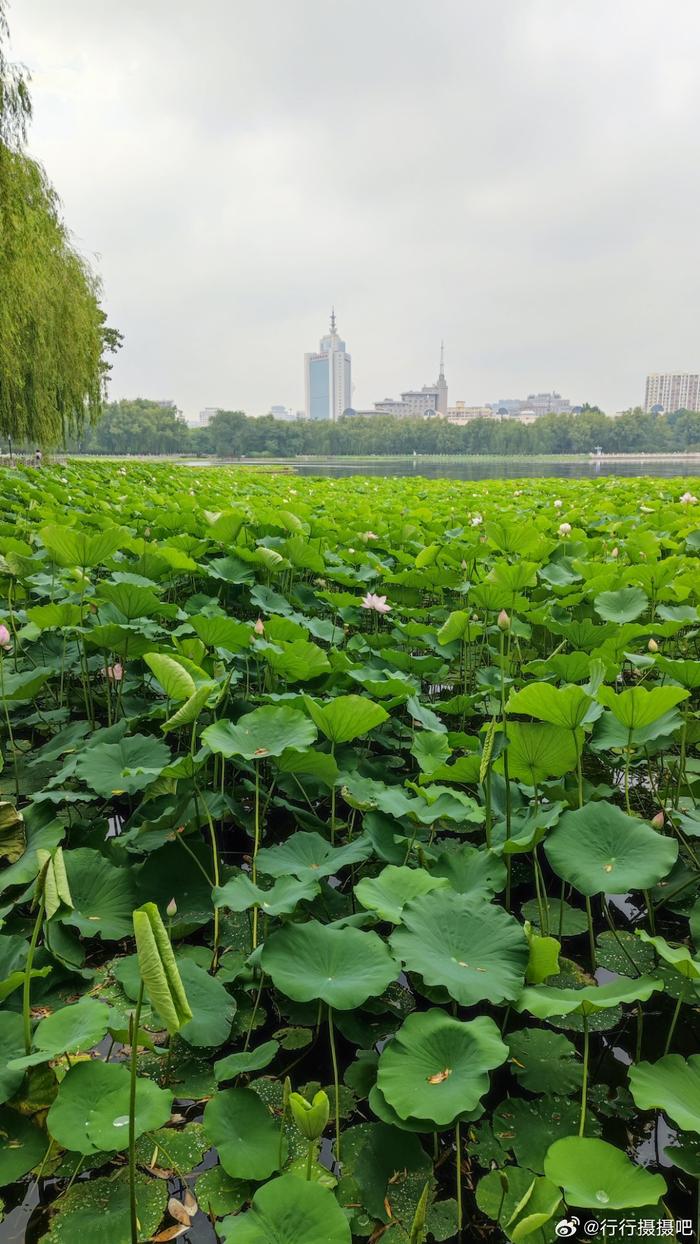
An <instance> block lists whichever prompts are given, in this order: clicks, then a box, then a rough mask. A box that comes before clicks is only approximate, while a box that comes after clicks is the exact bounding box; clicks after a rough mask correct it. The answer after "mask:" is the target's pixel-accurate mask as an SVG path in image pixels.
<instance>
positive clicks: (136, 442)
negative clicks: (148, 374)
mask: <svg viewBox="0 0 700 1244" xmlns="http://www.w3.org/2000/svg"><path fill="white" fill-rule="evenodd" d="M598 446H600V448H601V449H602V451H603V452H604V453H674V452H675V453H679V452H680V453H687V452H693V451H695V452H700V413H698V412H691V411H677V412H676V413H674V414H669V415H651V414H645V413H644V411H642V410H641V409H639V408H637V409H636V410H631V411H628V412H627V413H625V414H623V415H619V416H617V417H615V418H612V417H609V416H607V415H605V414H603V413H602V412H601V411H599V410H597V409H595V408H588V409H584V411H583V412H582V413H581V414H577V415H570V414H564V415H541V416H540V417H539V418H538V419H537V421H536V422H535V423H533V424H530V425H524V424H520V423H518V422H517V420H514V419H507V418H504V419H474V420H472V421H471V422H470V423H468V424H466V425H465V426H464V427H459V426H457V425H456V424H451V423H448V422H447V420H445V419H440V418H432V419H401V418H396V417H395V416H392V415H371V416H361V415H356V416H348V417H345V418H343V419H339V420H338V422H337V423H331V422H330V421H319V422H307V421H305V420H300V421H298V422H289V423H287V422H283V421H282V420H278V419H273V418H272V416H270V415H266V416H264V417H262V418H251V417H248V416H246V415H245V414H244V413H243V412H242V411H239V410H220V411H218V413H217V414H216V415H215V416H214V417H213V418H212V420H211V421H210V423H209V425H208V426H207V427H204V428H193V427H190V426H189V425H188V424H187V423H186V422H185V420H184V418H183V416H182V415H181V414H180V412H179V411H176V410H174V409H172V408H164V407H163V406H162V404H160V403H158V402H152V401H148V400H147V399H144V398H139V399H137V400H136V401H127V400H123V401H119V402H111V403H109V404H108V405H107V406H106V407H105V410H104V414H103V417H102V419H101V420H100V421H99V423H97V424H95V425H91V426H89V427H86V428H84V430H83V432H82V434H81V435H80V436H79V437H73V438H71V439H69V441H68V445H67V448H68V449H69V451H71V452H78V453H93V454H192V455H210V454H211V455H214V456H216V457H220V458H242V457H274V458H277V457H280V458H287V457H289V458H293V457H297V456H300V455H309V454H321V455H326V454H328V455H332V454H350V455H376V454H380V455H381V454H412V453H413V452H414V450H415V452H416V453H418V454H507V455H519V454H525V455H527V454H581V453H583V454H588V453H592V452H595V450H596V448H597V447H598Z"/></svg>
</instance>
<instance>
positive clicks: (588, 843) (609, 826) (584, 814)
mask: <svg viewBox="0 0 700 1244" xmlns="http://www.w3.org/2000/svg"><path fill="white" fill-rule="evenodd" d="M544 849H545V853H546V855H547V858H548V860H549V862H550V864H551V866H552V868H553V869H554V871H555V873H557V875H558V876H559V877H562V878H563V879H564V881H568V882H569V883H570V884H571V885H573V886H575V888H576V889H577V890H578V891H579V892H580V893H581V894H586V895H589V896H591V895H593V894H603V893H608V894H625V893H626V892H627V891H628V890H646V889H649V888H650V887H651V886H654V885H656V884H657V883H658V882H659V881H661V880H663V878H664V877H666V876H667V875H668V873H669V872H670V871H671V869H672V867H673V865H674V863H675V861H676V858H677V856H678V843H677V842H676V840H675V839H672V838H665V837H664V836H663V835H662V834H658V833H657V832H656V830H654V829H652V827H651V825H648V824H646V822H644V821H639V820H637V819H636V818H635V817H631V816H627V815H626V814H625V813H624V812H623V811H622V810H621V808H617V807H616V806H615V805H614V804H611V803H607V802H605V801H604V800H600V801H599V802H598V803H590V804H588V805H587V806H586V807H584V808H580V809H578V811H576V812H565V813H564V815H563V816H562V818H561V820H560V821H559V824H558V825H557V826H556V827H555V828H554V829H553V830H552V832H551V833H550V835H549V837H548V838H547V840H546V842H545V844H544Z"/></svg>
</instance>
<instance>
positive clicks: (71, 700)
mask: <svg viewBox="0 0 700 1244" xmlns="http://www.w3.org/2000/svg"><path fill="white" fill-rule="evenodd" d="M1 484H2V498H3V505H2V513H1V515H0V690H1V692H2V720H1V721H0V739H1V743H2V761H3V764H2V773H1V774H0V783H1V784H2V802H1V803H0V858H1V859H2V871H1V872H0V920H1V922H2V927H1V929H0V999H1V1009H0V1090H1V1094H2V1095H1V1097H0V1101H1V1102H2V1103H3V1104H2V1105H1V1106H0V1195H1V1196H2V1198H3V1199H4V1212H5V1214H6V1220H5V1225H4V1227H0V1233H1V1232H2V1231H3V1230H4V1231H5V1233H6V1234H5V1236H4V1238H5V1239H6V1240H9V1239H17V1240H19V1239H22V1238H24V1239H26V1240H28V1241H32V1242H36V1241H39V1240H41V1241H47V1242H48V1244H74V1242H78V1244H102V1242H104V1244H130V1242H133V1241H147V1240H152V1239H153V1240H159V1241H165V1240H170V1239H175V1238H177V1237H178V1236H181V1237H182V1238H183V1239H189V1240H191V1241H195V1240H197V1241H214V1240H216V1239H219V1240H221V1241H225V1242H229V1241H231V1242H232V1244H239V1242H240V1244H351V1242H352V1241H355V1242H358V1241H367V1242H368V1244H375V1242H376V1241H379V1240H382V1241H385V1242H386V1244H402V1242H403V1244H421V1242H422V1241H443V1240H462V1241H468V1240H469V1241H471V1240H474V1239H483V1240H494V1241H498V1240H502V1239H509V1240H512V1241H514V1242H518V1241H521V1240H532V1241H534V1242H536V1244H541V1242H543V1241H551V1240H554V1239H556V1238H557V1237H558V1236H561V1235H570V1236H574V1235H576V1233H577V1232H579V1231H580V1236H579V1238H584V1234H583V1233H584V1229H585V1230H586V1232H587V1233H588V1234H594V1233H595V1232H596V1231H597V1232H598V1233H599V1234H601V1235H602V1234H603V1231H604V1230H605V1232H606V1233H607V1234H609V1235H614V1234H626V1235H627V1236H628V1237H629V1236H630V1235H640V1236H643V1235H647V1236H649V1235H665V1236H666V1237H667V1238H678V1239H682V1238H688V1237H689V1236H690V1238H695V1237H694V1231H695V1228H694V1226H692V1227H691V1226H690V1223H691V1221H692V1222H694V1221H695V1217H696V1215H695V1205H696V1196H697V1187H698V1176H699V1175H700V1046H699V1045H698V1002H699V1001H700V866H699V861H698V845H699V844H698V839H699V838H700V809H699V808H698V797H699V796H700V765H699V763H698V753H697V746H696V745H697V740H698V737H699V735H700V718H699V716H698V709H699V692H700V650H699V646H698V645H699V640H700V616H699V613H698V607H699V597H700V560H699V559H700V504H699V503H696V501H695V498H694V496H693V490H694V491H695V492H698V493H700V486H699V484H700V481H682V480H661V479H659V480H649V479H644V480H629V479H625V480H621V479H604V480H603V479H601V480H596V481H571V480H567V481H562V480H536V481H535V480H529V481H520V482H517V481H516V482H513V481H508V482H505V481H502V482H499V481H493V480H491V481H489V482H488V483H484V484H462V483H455V482H453V481H426V480H423V479H410V480H407V479H387V480H376V479H363V478H353V479H348V480H327V479H304V480H300V479H298V478H294V477H285V476H277V477H276V476H273V475H270V474H264V475H263V474H255V473H250V472H245V473H243V472H240V473H237V472H236V471H235V470H231V469H227V468H218V469H211V470H210V469H203V470H201V471H198V472H195V473H193V472H192V471H190V470H188V469H187V468H186V467H173V466H165V465H163V466H157V467H151V466H145V465H137V464H134V465H129V466H128V467H126V466H121V467H117V466H115V465H113V464H109V463H106V464H105V463H100V464H94V463H93V464H82V465H80V466H73V465H70V464H69V465H68V466H64V467H60V468H50V469H46V470H41V471H32V470H28V471H26V472H23V471H19V470H16V471H11V472H4V473H2V478H1ZM591 1222H593V1226H591ZM649 1224H651V1226H650V1225H649ZM0 1238H3V1237H2V1236H1V1235H0Z"/></svg>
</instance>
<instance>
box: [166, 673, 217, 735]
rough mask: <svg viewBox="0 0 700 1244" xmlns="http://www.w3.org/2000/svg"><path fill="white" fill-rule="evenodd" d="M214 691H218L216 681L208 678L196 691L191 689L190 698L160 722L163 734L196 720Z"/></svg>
mask: <svg viewBox="0 0 700 1244" xmlns="http://www.w3.org/2000/svg"><path fill="white" fill-rule="evenodd" d="M215 691H219V684H218V683H216V682H212V681H209V680H208V681H207V682H203V683H200V685H199V686H198V687H197V689H196V691H193V693H192V695H191V696H190V698H189V699H188V700H185V703H184V704H182V705H181V707H180V708H179V709H178V710H177V712H176V713H173V714H172V716H171V717H168V720H167V721H164V722H162V723H161V727H160V728H161V730H162V731H163V734H169V733H170V731H171V730H179V729H180V726H190V725H191V724H192V722H193V721H196V720H197V718H198V717H199V714H200V713H201V711H202V709H203V708H204V706H205V704H206V703H207V701H208V700H209V697H210V696H211V695H213V693H214V692H215Z"/></svg>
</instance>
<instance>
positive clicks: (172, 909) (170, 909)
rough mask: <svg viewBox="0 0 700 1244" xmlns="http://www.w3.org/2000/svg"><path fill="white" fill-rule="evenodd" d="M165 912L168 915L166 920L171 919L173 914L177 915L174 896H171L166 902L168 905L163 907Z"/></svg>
mask: <svg viewBox="0 0 700 1244" xmlns="http://www.w3.org/2000/svg"><path fill="white" fill-rule="evenodd" d="M165 914H166V916H167V917H168V920H172V918H173V916H176V915H177V903H176V902H175V899H174V898H171V900H170V902H169V903H168V906H167V907H166V909H165Z"/></svg>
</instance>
